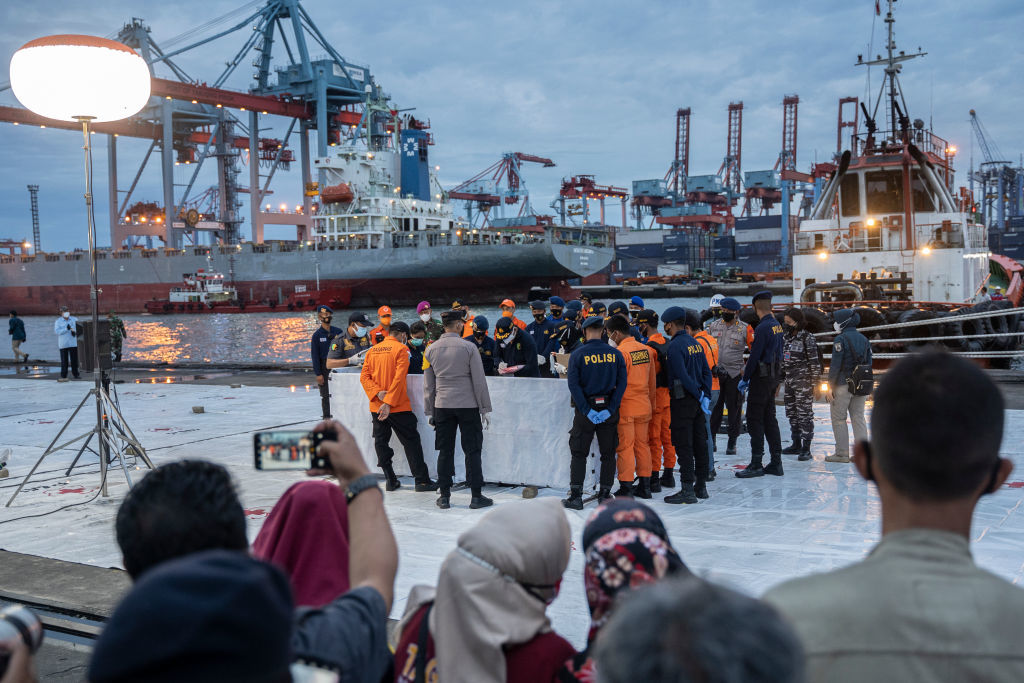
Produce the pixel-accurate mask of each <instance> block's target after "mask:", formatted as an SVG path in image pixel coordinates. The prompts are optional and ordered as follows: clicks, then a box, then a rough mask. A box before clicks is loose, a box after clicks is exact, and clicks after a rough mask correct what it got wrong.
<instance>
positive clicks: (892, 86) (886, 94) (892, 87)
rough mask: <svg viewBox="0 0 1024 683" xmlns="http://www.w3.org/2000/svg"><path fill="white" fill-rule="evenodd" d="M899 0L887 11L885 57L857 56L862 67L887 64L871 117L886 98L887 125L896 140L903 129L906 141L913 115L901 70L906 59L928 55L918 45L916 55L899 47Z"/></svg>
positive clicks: (890, 4)
mask: <svg viewBox="0 0 1024 683" xmlns="http://www.w3.org/2000/svg"><path fill="white" fill-rule="evenodd" d="M895 2H896V0H887V5H888V7H887V11H886V13H885V24H886V43H885V51H886V56H885V57H882V56H881V55H878V56H876V57H875V59H869V60H868V61H864V59H863V58H862V57H858V58H857V64H858V65H859V66H868V67H871V66H884V67H885V78H883V79H882V87H881V88H880V90H879V92H878V98H877V99H876V100H875V106H874V108H873V109H872V113H871V117H870V119H871V120H874V119H876V118H877V117H878V110H879V108H880V107H881V105H882V100H883V99H885V100H886V104H887V106H886V110H885V115H886V124H887V125H888V133H889V134H891V135H892V137H893V138H894V139H895V138H896V136H897V127H898V128H899V138H900V139H901V140H902V141H903V142H908V139H907V136H908V131H909V127H910V117H909V115H908V114H905V113H904V112H907V111H908V109H907V102H906V100H905V99H904V97H903V88H902V87H901V86H900V82H899V73H900V71H901V70H902V68H903V62H907V61H910V60H911V59H914V58H915V57H923V56H924V55H926V54H928V53H927V52H923V51H922V50H921V48H917V52H915V53H913V54H909V55H908V54H906V53H905V52H904V51H902V50H900V51H898V52H897V50H896V37H895V25H896V18H895V17H894V16H893V11H892V9H893V5H894V4H895Z"/></svg>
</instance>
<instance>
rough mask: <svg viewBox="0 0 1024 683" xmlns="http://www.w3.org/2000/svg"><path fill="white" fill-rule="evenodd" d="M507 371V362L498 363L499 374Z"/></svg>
mask: <svg viewBox="0 0 1024 683" xmlns="http://www.w3.org/2000/svg"><path fill="white" fill-rule="evenodd" d="M507 369H508V363H506V362H505V361H501V362H500V363H498V372H504V371H505V370H507Z"/></svg>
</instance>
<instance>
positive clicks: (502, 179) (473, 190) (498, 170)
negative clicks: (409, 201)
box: [448, 152, 555, 228]
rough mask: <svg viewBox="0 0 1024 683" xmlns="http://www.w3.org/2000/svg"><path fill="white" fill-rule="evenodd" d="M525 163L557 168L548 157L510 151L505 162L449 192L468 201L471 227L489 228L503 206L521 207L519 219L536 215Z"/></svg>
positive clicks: (495, 165)
mask: <svg viewBox="0 0 1024 683" xmlns="http://www.w3.org/2000/svg"><path fill="white" fill-rule="evenodd" d="M524 162H526V163H532V164H541V165H542V166H543V167H544V168H551V167H553V166H554V165H555V162H554V161H552V160H551V159H548V158H547V157H541V156H537V155H535V154H524V153H523V152H506V153H505V154H503V155H502V156H501V159H499V160H498V161H496V162H494V163H493V164H491V165H490V166H488V167H487V168H485V169H484V170H482V171H480V172H479V173H477V174H476V175H475V176H473V177H472V178H470V179H469V180H467V181H465V182H463V183H460V184H459V185H456V186H455V187H453V188H452V189H451V190H449V191H448V197H449V199H459V200H463V201H465V202H466V214H467V216H466V218H467V220H468V221H469V223H470V225H473V227H477V228H482V227H485V226H486V225H487V222H488V217H489V214H490V210H491V208H492V207H495V206H500V205H502V204H519V205H520V206H519V213H518V215H519V216H525V215H529V214H532V213H533V207H532V206H530V192H529V190H527V189H526V183H525V181H524V180H523V174H522V165H523V163H524ZM474 209H476V215H475V216H474V211H473V210H474ZM475 220H476V221H479V224H475V223H474V221H475Z"/></svg>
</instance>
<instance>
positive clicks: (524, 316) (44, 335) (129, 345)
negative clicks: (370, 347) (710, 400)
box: [3, 295, 791, 363]
mask: <svg viewBox="0 0 1024 683" xmlns="http://www.w3.org/2000/svg"><path fill="white" fill-rule="evenodd" d="M501 298H502V297H501V296H500V295H499V296H496V297H495V303H494V304H493V305H478V306H471V308H470V310H471V313H472V314H473V315H484V316H486V317H487V319H488V320H489V321H490V323H491V329H492V330H493V327H494V323H495V321H496V320H497V319H498V318H499V317H501V311H500V310H499V309H498V306H497V302H498V301H500V300H501ZM739 300H740V303H743V304H749V303H750V297H741V298H740V299H739ZM790 300H791V298H790V297H785V296H776V297H775V301H776V302H777V303H779V302H786V301H790ZM603 301H604V303H605V304H608V303H611V302H610V301H609V300H603ZM627 303H628V300H627ZM708 303H709V302H708V299H707V298H700V299H697V298H677V299H647V300H646V301H645V305H646V306H647V307H648V308H651V309H652V310H654V311H657V313H658V314H659V315H660V314H661V313H662V311H664V310H665V309H666V308H668V307H669V306H683V307H686V308H695V309H697V310H703V309H706V308H707V307H708ZM450 304H451V302H449V301H445V302H443V303H442V302H436V303H435V306H436V308H435V309H434V317H435V318H439V317H440V314H441V312H442V311H444V310H447V309H448V307H449V305H450ZM516 304H517V306H518V308H517V309H516V316H517V317H518V318H519V319H520V320H522V321H524V322H527V323H529V322H531V321H532V318H531V316H530V308H529V306H528V305H527V302H525V301H522V302H518V301H517V302H516ZM356 310H361V311H362V312H364V313H366V315H367V316H369V318H370V319H371V320H372V321H374V323H376V317H377V311H376V309H356ZM351 312H352V310H337V311H335V312H334V320H333V321H332V323H331V324H332V325H334V326H335V327H339V328H342V329H344V328H345V327H346V326H347V324H348V316H349V314H350V313H351ZM393 312H394V319H395V320H403V321H406V322H408V323H412V322H414V321H416V320H417V319H418V318H417V316H416V310H415V309H414V308H408V307H405V308H402V307H396V308H394V309H393ZM72 313H73V314H74V315H75V316H77V317H78V319H79V320H80V321H84V320H88V319H89V314H88V312H86V311H72ZM101 314H102V315H106V311H101ZM56 319H57V315H56V313H55V314H54V315H53V316H52V317H44V316H30V317H25V318H24V321H25V330H26V333H27V336H28V340H27V341H26V342H25V343H24V344H22V346H21V349H22V351H24V352H25V353H28V354H29V355H30V357H31V358H33V359H36V360H57V359H58V358H59V355H58V353H57V340H56V336H55V335H54V333H53V323H54V321H56ZM121 319H122V320H123V321H124V324H125V329H126V330H127V332H128V337H127V339H125V341H124V348H123V360H125V361H136V362H142V363H304V362H308V361H309V339H310V336H311V335H312V334H313V330H314V328H316V326H317V325H318V323H317V320H316V316H315V315H314V313H313V312H312V311H303V312H293V311H287V312H281V313H232V314H213V313H206V314H199V315H148V314H143V315H124V316H121ZM3 355H5V356H10V355H11V354H10V349H7V353H4V354H3Z"/></svg>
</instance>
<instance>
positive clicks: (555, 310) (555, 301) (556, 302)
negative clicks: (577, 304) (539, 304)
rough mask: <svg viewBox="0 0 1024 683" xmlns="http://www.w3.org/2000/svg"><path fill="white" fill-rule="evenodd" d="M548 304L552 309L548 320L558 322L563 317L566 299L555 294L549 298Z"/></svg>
mask: <svg viewBox="0 0 1024 683" xmlns="http://www.w3.org/2000/svg"><path fill="white" fill-rule="evenodd" d="M548 306H549V307H550V309H551V315H549V316H548V320H550V321H551V322H553V323H555V324H557V323H558V321H559V320H561V319H562V312H563V311H564V310H565V299H563V298H562V297H560V296H553V297H551V298H550V299H548Z"/></svg>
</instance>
